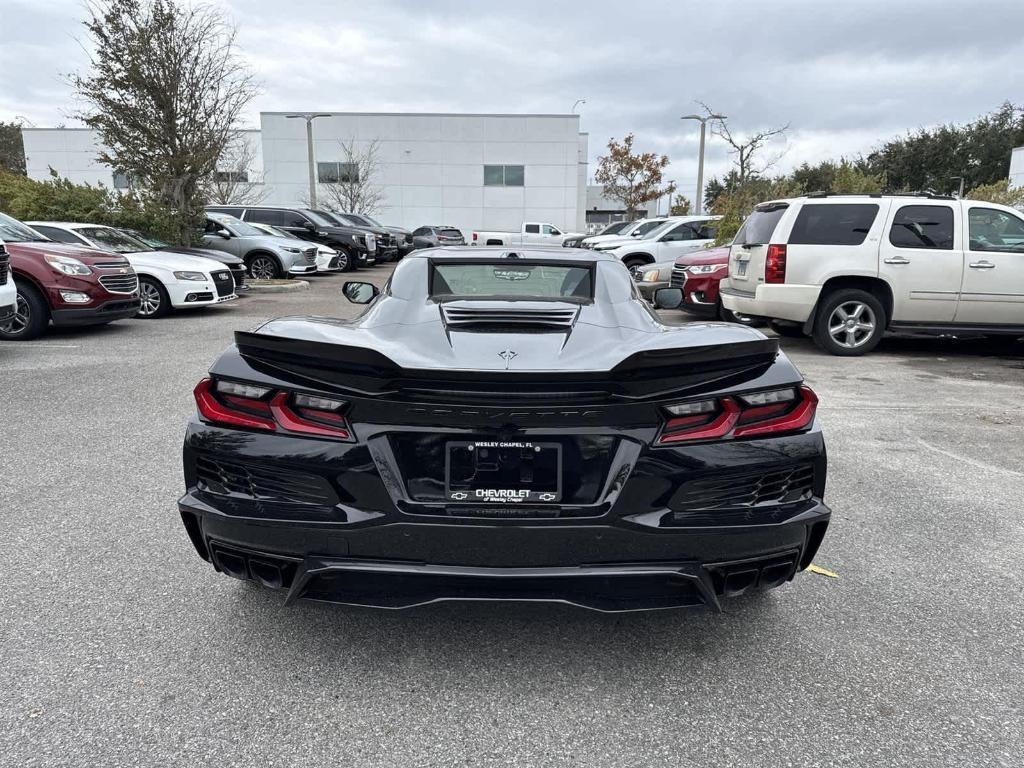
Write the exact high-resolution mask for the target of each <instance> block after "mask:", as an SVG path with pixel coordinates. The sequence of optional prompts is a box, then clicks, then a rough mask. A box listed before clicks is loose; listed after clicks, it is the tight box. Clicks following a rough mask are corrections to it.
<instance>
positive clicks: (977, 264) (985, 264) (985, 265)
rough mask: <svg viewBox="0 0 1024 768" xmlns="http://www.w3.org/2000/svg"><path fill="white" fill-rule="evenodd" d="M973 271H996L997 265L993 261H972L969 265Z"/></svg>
mask: <svg viewBox="0 0 1024 768" xmlns="http://www.w3.org/2000/svg"><path fill="white" fill-rule="evenodd" d="M967 266H969V267H970V268H971V269H995V268H996V265H995V264H993V263H992V262H991V261H972V262H971V263H970V264H968V265H967Z"/></svg>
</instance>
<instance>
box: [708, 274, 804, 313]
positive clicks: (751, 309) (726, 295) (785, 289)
mask: <svg viewBox="0 0 1024 768" xmlns="http://www.w3.org/2000/svg"><path fill="white" fill-rule="evenodd" d="M720 295H721V298H722V304H723V305H724V306H725V307H726V309H731V310H732V311H733V312H739V313H740V314H744V315H753V316H754V317H769V318H773V319H777V320H792V321H794V322H798V323H803V322H806V321H807V318H809V317H810V316H811V311H812V310H813V309H814V305H815V304H817V302H818V297H819V296H820V295H821V286H820V285H786V284H783V285H763V284H762V285H758V286H757V287H756V288H755V289H754V292H753V293H749V292H747V291H742V290H738V289H736V288H734V287H733V286H732V284H731V283H729V282H727V281H726V280H723V281H722V284H721V288H720Z"/></svg>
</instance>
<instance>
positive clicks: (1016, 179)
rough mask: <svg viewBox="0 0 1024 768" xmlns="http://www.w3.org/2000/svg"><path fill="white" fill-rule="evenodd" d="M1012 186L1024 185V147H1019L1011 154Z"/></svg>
mask: <svg viewBox="0 0 1024 768" xmlns="http://www.w3.org/2000/svg"><path fill="white" fill-rule="evenodd" d="M1010 186H1011V187H1024V147H1017V148H1016V149H1015V150H1013V154H1011V155H1010Z"/></svg>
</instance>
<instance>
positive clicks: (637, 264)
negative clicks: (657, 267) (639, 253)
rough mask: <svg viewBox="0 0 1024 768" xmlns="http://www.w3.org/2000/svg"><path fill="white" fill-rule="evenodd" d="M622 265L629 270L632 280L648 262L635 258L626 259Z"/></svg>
mask: <svg viewBox="0 0 1024 768" xmlns="http://www.w3.org/2000/svg"><path fill="white" fill-rule="evenodd" d="M622 263H623V264H625V265H626V269H628V270H629V273H630V274H631V275H632V276H633V279H634V280H635V279H636V278H637V276H638V274H639V273H640V272H641V271H642V270H643V268H644V267H645V266H647V264H648V262H647V261H646V260H645V259H642V258H638V257H636V256H633V257H631V258H627V259H625V260H624V261H623V262H622Z"/></svg>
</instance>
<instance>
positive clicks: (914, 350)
mask: <svg viewBox="0 0 1024 768" xmlns="http://www.w3.org/2000/svg"><path fill="white" fill-rule="evenodd" d="M389 271H390V268H387V267H381V268H376V269H374V270H369V271H367V272H365V273H360V277H363V276H364V275H366V276H368V277H370V279H372V280H374V281H377V282H379V283H382V282H383V280H384V279H386V275H387V273H388V272H389ZM344 279H345V278H344V277H342V276H323V277H320V278H315V279H314V280H313V288H312V290H311V291H309V292H302V293H293V294H284V295H275V296H253V297H246V298H244V299H242V300H240V301H238V302H236V303H234V304H232V305H229V306H224V307H220V308H215V309H210V310H205V311H200V312H193V313H184V312H182V313H177V314H175V315H174V316H172V317H171V318H168V319H165V320H157V321H142V320H132V321H125V322H119V323H116V324H114V325H111V326H108V327H105V328H98V329H84V330H75V331H64V332H59V333H51V334H50V335H48V336H46V337H44V338H42V339H40V340H39V341H36V342H30V343H21V344H11V343H2V344H0V379H2V382H3V391H4V402H3V406H2V407H0V436H2V438H0V439H2V441H3V451H2V452H0V457H2V458H0V465H2V472H0V499H2V504H0V514H2V519H3V524H4V530H5V532H6V536H5V540H6V542H7V544H6V546H5V548H4V549H5V559H6V567H5V569H4V572H5V574H6V584H5V585H4V589H3V590H2V592H0V612H2V619H0V636H2V649H0V651H2V657H0V658H2V662H0V688H2V691H3V698H4V706H3V708H2V709H0V764H2V765H11V766H14V765H18V766H22V765H39V766H54V765H61V766H64V765H67V766H108V765H109V766H123V765H145V766H148V765H154V766H156V765H161V766H166V765H189V766H193V765H212V764H216V765H220V766H235V765H238V766H253V765H259V766H290V765H303V766H313V765H332V766H335V765H344V766H450V765H465V766H507V765H524V766H565V765H579V766H679V765H686V764H690V763H693V764H699V765H703V766H738V765H759V766H837V765H855V766H896V765H899V766H906V765H922V766H924V765H927V766H931V765H936V766H940V765H941V766H953V765H987V766H992V765H999V766H1019V765H1021V764H1022V762H1024V758H1022V755H1024V727H1022V726H1021V723H1022V722H1024V712H1022V701H1024V695H1022V694H1024V664H1022V658H1024V569H1022V568H1021V556H1022V552H1024V502H1022V499H1024V407H1022V403H1024V344H1020V343H1017V344H1013V343H1006V344H984V343H982V342H977V341H969V340H963V341H954V340H933V339H925V340H920V339H893V340H887V341H885V342H883V345H882V347H881V348H880V351H879V352H877V353H876V354H873V355H871V356H869V357H866V358H852V359H840V358H832V357H827V356H825V355H823V354H821V353H818V352H817V351H816V350H815V349H814V348H813V346H812V345H811V344H810V342H807V341H789V340H787V341H786V342H785V347H786V349H787V351H788V352H789V354H790V355H791V356H792V357H793V359H794V360H795V361H796V362H797V364H798V365H799V366H800V368H801V369H802V370H803V372H804V374H805V375H806V377H807V379H808V381H809V383H810V384H811V386H812V387H814V389H815V390H816V391H817V392H818V394H819V396H820V398H821V407H820V409H819V418H820V419H821V421H822V423H823V426H824V429H825V430H826V438H827V441H828V447H829V458H830V475H829V488H828V492H827V494H826V500H827V501H828V502H829V503H830V504H831V506H832V507H833V510H834V517H833V523H832V527H831V529H830V531H829V534H828V536H827V537H826V539H825V542H824V545H823V548H822V550H821V552H820V553H819V556H818V559H817V563H818V564H819V565H821V566H822V567H824V568H826V569H829V570H831V571H834V572H836V573H837V574H838V575H839V578H836V579H833V578H829V577H826V576H822V575H814V574H802V575H800V576H798V577H797V579H796V580H795V581H794V582H793V583H792V584H790V585H787V586H785V587H783V588H781V589H779V590H775V591H774V592H772V593H769V594H767V595H764V596H761V597H755V598H750V599H743V600H739V601H735V602H731V603H727V605H726V611H725V613H723V614H712V613H710V612H705V611H702V610H698V611H683V612H665V613H650V614H630V615H618V616H606V615H600V614H593V613H587V612H584V611H580V610H575V609H571V608H561V607H557V606H550V607H545V606H528V605H519V606H515V605H486V604H465V605H445V606H441V607H433V608H424V609H417V610H414V611H408V612H400V613H381V612H373V611H362V610H350V609H344V608H340V607H336V606H329V605H320V604H315V603H305V604H299V605H297V606H295V607H291V608H287V609H286V608H284V607H283V605H282V602H283V599H282V597H280V596H279V595H277V594H274V593H270V592H265V591H261V590H259V589H257V588H255V587H250V586H248V585H245V584H242V583H239V582H236V581H233V580H231V579H228V578H225V577H223V576H220V575H218V574H216V573H214V571H213V569H212V568H211V567H210V566H208V565H207V564H206V563H204V562H202V561H201V560H200V559H199V558H198V557H197V556H196V555H195V553H194V551H193V550H192V548H191V545H190V544H189V542H188V540H187V538H186V536H185V533H184V531H183V529H182V527H181V523H180V519H179V517H178V513H177V510H176V507H175V500H176V499H177V497H178V496H179V495H180V493H181V491H182V480H181V469H180V447H181V439H182V434H183V424H184V420H185V419H186V417H187V416H188V414H189V413H190V412H191V411H192V409H193V401H192V397H191V390H192V387H193V386H194V385H195V383H196V382H197V381H198V380H199V379H200V378H201V377H202V376H203V375H204V374H205V372H206V369H207V366H208V364H209V363H210V362H211V361H212V360H213V359H214V357H215V356H216V355H217V354H218V353H219V352H220V351H221V350H222V349H223V348H224V347H225V346H226V345H227V344H228V343H229V342H230V339H231V333H232V331H234V330H236V329H247V328H251V327H253V326H255V325H256V324H258V323H259V322H260V321H262V320H264V319H268V318H270V317H273V316H279V315H283V314H293V313H314V314H331V315H336V316H337V315H351V314H354V313H355V311H357V308H356V307H355V306H354V305H351V304H348V303H347V302H345V301H344V300H343V298H342V297H341V283H342V282H343V281H344ZM672 314H673V316H674V317H673V318H672V319H673V320H674V321H677V320H680V319H682V318H683V316H681V315H678V314H676V313H672Z"/></svg>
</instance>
